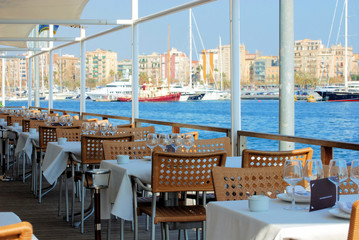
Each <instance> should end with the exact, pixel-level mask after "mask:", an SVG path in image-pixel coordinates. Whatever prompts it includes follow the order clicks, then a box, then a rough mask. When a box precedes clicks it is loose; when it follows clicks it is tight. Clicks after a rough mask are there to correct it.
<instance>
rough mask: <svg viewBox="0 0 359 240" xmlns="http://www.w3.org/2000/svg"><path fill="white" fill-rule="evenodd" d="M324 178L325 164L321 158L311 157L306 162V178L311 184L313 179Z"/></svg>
mask: <svg viewBox="0 0 359 240" xmlns="http://www.w3.org/2000/svg"><path fill="white" fill-rule="evenodd" d="M321 178H324V170H323V164H322V161H321V160H318V159H310V160H307V161H306V162H305V167H304V179H305V180H307V182H308V184H310V181H311V180H318V179H321Z"/></svg>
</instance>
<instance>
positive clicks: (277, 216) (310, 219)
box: [207, 195, 357, 240]
mask: <svg viewBox="0 0 359 240" xmlns="http://www.w3.org/2000/svg"><path fill="white" fill-rule="evenodd" d="M341 199H342V200H348V199H352V200H354V199H357V196H354V195H343V196H341ZM289 204H290V203H289V202H283V201H281V200H278V199H272V200H270V202H269V211H267V212H250V211H249V209H248V201H247V200H242V201H226V202H210V203H208V205H207V240H217V239H226V240H242V239H243V240H247V239H256V240H261V239H274V240H279V239H296V240H309V239H310V240H312V239H313V240H314V239H315V240H321V239H322V240H341V239H343V240H344V239H347V235H348V230H349V220H347V219H341V218H337V217H335V216H332V215H331V214H330V213H329V212H328V211H329V209H322V210H318V211H314V212H308V211H305V210H300V211H288V210H285V209H284V207H286V206H288V205H289ZM302 206H306V205H302ZM307 206H308V205H307Z"/></svg>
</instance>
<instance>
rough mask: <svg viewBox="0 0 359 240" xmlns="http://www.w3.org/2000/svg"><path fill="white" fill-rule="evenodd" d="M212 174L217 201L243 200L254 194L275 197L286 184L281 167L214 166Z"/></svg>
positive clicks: (282, 190)
mask: <svg viewBox="0 0 359 240" xmlns="http://www.w3.org/2000/svg"><path fill="white" fill-rule="evenodd" d="M212 176H213V184H214V192H215V196H216V200H217V201H228V200H230V201H232V200H245V199H247V198H248V197H250V196H251V195H255V194H256V195H266V196H268V197H270V198H276V197H277V194H279V193H283V192H284V190H285V189H286V187H287V186H288V183H286V182H285V181H284V180H283V167H261V168H227V167H215V168H213V170H212Z"/></svg>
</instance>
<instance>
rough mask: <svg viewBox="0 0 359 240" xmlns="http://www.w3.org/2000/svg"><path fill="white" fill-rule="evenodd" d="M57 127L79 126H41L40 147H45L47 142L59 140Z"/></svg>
mask: <svg viewBox="0 0 359 240" xmlns="http://www.w3.org/2000/svg"><path fill="white" fill-rule="evenodd" d="M57 128H72V129H73V128H78V127H77V126H63V127H62V126H39V147H40V148H41V149H45V150H46V147H47V143H49V142H56V141H57V134H56V129H57Z"/></svg>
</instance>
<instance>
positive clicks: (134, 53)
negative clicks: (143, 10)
mask: <svg viewBox="0 0 359 240" xmlns="http://www.w3.org/2000/svg"><path fill="white" fill-rule="evenodd" d="M136 19H138V0H132V20H136ZM138 97H139V84H138V26H137V25H136V24H133V25H132V123H134V122H135V118H139V104H138Z"/></svg>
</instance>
